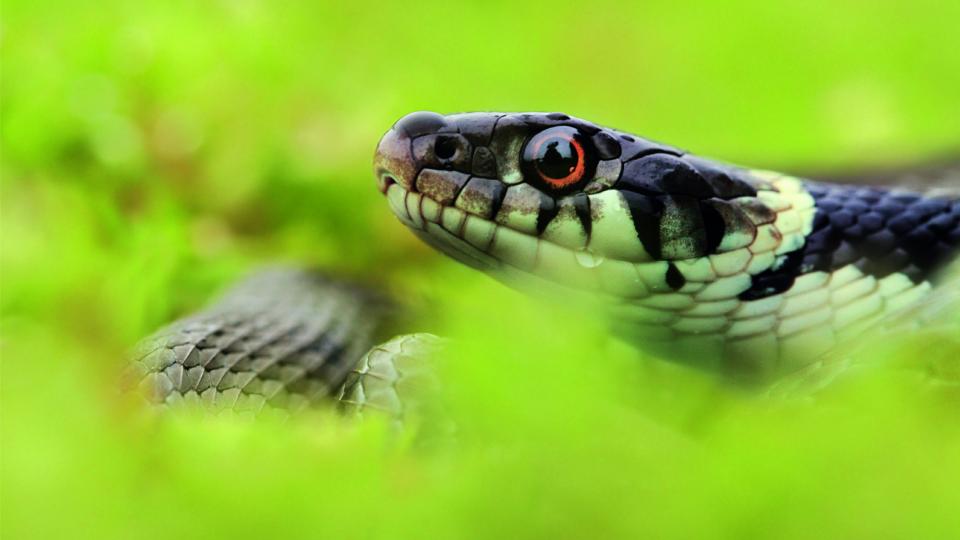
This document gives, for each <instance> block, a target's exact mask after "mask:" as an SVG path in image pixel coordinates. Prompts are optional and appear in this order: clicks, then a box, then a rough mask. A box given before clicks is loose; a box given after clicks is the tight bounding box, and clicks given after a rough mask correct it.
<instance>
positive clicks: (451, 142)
mask: <svg viewBox="0 0 960 540" xmlns="http://www.w3.org/2000/svg"><path fill="white" fill-rule="evenodd" d="M434 152H436V154H437V157H438V158H440V159H450V158H452V157H453V155H454V154H456V153H457V141H456V139H454V138H453V137H437V144H436V146H435V147H434Z"/></svg>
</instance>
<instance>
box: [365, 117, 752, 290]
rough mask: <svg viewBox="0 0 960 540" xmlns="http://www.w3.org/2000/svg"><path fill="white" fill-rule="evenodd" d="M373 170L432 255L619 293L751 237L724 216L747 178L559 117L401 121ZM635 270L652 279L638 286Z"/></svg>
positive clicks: (745, 188)
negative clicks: (640, 269)
mask: <svg viewBox="0 0 960 540" xmlns="http://www.w3.org/2000/svg"><path fill="white" fill-rule="evenodd" d="M374 169H375V174H376V176H377V180H378V186H379V188H380V191H381V192H383V193H384V194H385V195H386V196H387V198H388V200H389V202H390V206H391V208H392V210H393V212H394V214H396V215H397V217H398V218H400V220H401V221H402V222H403V223H405V224H406V225H407V226H408V227H410V228H411V229H412V230H413V231H414V232H415V233H416V234H417V235H418V236H420V237H421V238H422V239H423V240H424V241H426V242H428V243H429V244H430V245H432V246H434V247H436V248H438V249H440V250H441V251H442V252H444V253H446V254H448V255H450V256H452V257H454V258H456V259H458V260H460V261H462V262H465V263H467V264H470V265H471V266H475V267H480V268H483V269H485V270H488V271H489V270H491V269H499V270H503V271H505V272H507V273H514V274H515V273H522V274H529V275H533V276H536V277H539V278H545V279H546V280H547V281H552V282H559V283H561V284H563V285H570V286H573V287H575V288H580V289H583V288H586V289H599V290H603V291H605V292H607V293H611V294H614V295H615V296H618V297H619V296H624V295H625V296H634V295H644V294H646V293H647V292H648V291H647V289H649V288H650V287H649V286H648V285H652V286H653V288H655V289H662V288H664V287H667V288H669V286H670V284H669V283H666V276H667V271H668V269H669V268H668V263H667V261H671V260H681V259H691V258H695V257H703V256H706V255H709V254H711V253H714V252H716V250H717V249H718V248H719V247H720V245H721V244H722V243H723V242H724V239H725V237H726V236H727V235H734V236H736V235H737V234H739V236H740V237H741V242H742V241H744V239H745V238H746V237H747V236H750V238H751V239H752V235H754V234H755V228H752V227H751V226H750V225H749V223H750V221H749V219H748V218H747V216H746V215H745V214H743V213H740V214H737V215H734V214H736V212H733V211H729V212H728V211H727V210H728V209H727V208H723V206H724V201H726V200H730V199H734V198H738V197H753V196H755V195H756V193H757V191H756V187H755V184H754V183H753V182H754V180H755V179H746V178H744V177H743V176H744V175H743V174H741V173H740V172H738V171H737V170H735V169H734V168H728V167H724V166H722V165H719V164H716V163H714V162H710V161H708V160H701V159H698V158H694V157H692V156H688V155H686V154H685V153H684V152H682V151H680V150H678V149H676V148H674V147H671V146H667V145H664V144H660V143H656V142H653V141H649V140H646V139H643V138H640V137H637V136H634V135H630V134H627V133H623V132H620V131H617V130H614V129H610V128H605V127H601V126H598V125H596V124H594V123H591V122H588V121H585V120H581V119H578V118H574V117H571V116H568V115H566V114H562V113H519V114H502V113H467V114H455V115H449V116H443V115H440V114H437V113H432V112H415V113H411V114H409V115H407V116H404V117H403V118H401V119H400V120H399V121H397V123H396V124H394V126H393V127H392V128H391V129H390V131H389V132H388V133H387V134H386V135H384V136H383V138H382V139H381V141H380V144H379V146H378V148H377V153H376V157H375V164H374ZM724 213H725V214H729V215H728V216H726V217H725V216H724ZM738 218H739V219H738ZM728 223H729V226H728ZM731 241H735V239H734V240H728V243H730V242H731ZM741 247H742V246H741ZM643 263H657V264H654V265H648V266H647V267H645V268H644V273H650V274H651V275H653V274H656V276H655V277H647V278H646V279H644V277H645V276H640V277H638V275H637V271H636V270H635V269H636V267H637V265H638V264H643ZM601 268H602V269H601ZM611 276H613V278H615V279H611ZM625 281H626V282H630V283H632V285H627V286H626V287H625V288H626V290H624V282H625ZM671 281H672V282H676V281H677V280H676V279H675V276H674V279H672V280H671Z"/></svg>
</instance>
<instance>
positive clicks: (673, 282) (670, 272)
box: [666, 263, 687, 291]
mask: <svg viewBox="0 0 960 540" xmlns="http://www.w3.org/2000/svg"><path fill="white" fill-rule="evenodd" d="M666 280H667V285H669V286H670V288H671V289H673V290H675V291H679V290H680V289H682V288H683V286H684V285H686V284H687V278H685V277H683V274H681V273H680V269H679V268H677V267H676V265H674V264H673V263H670V264H668V265H667V275H666Z"/></svg>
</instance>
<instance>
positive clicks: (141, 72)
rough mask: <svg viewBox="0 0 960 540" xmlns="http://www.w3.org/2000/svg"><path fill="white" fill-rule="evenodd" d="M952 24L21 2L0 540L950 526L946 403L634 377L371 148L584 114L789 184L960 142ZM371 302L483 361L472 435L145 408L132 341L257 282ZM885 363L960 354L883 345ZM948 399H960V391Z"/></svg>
mask: <svg viewBox="0 0 960 540" xmlns="http://www.w3.org/2000/svg"><path fill="white" fill-rule="evenodd" d="M957 20H960V8H958V5H957V4H956V3H950V2H941V1H937V2H934V1H919V2H913V3H909V4H906V3H901V2H895V1H889V2H874V3H863V2H856V1H852V0H851V1H848V2H830V3H825V5H822V6H816V5H813V4H811V3H808V2H790V3H786V5H780V4H778V3H771V2H759V1H757V2H751V1H742V2H736V3H729V2H724V3H712V2H694V3H686V4H685V5H682V6H681V5H677V4H676V3H675V2H650V3H642V4H641V3H628V2H624V3H622V4H620V3H613V2H600V3H570V4H564V3H559V2H543V3H540V2H526V3H521V4H516V3H512V2H483V3H471V4H457V3H449V2H440V1H436V2H426V3H418V4H416V5H411V4H409V3H396V4H380V3H376V4H367V3H356V4H354V3H328V4H318V3H310V4H308V3H302V2H257V1H252V0H249V1H221V2H185V1H172V2H156V3H148V2H142V3H128V2H99V3H96V4H90V3H79V2H70V1H63V2H57V3H53V4H51V3H36V2H25V1H15V0H11V1H8V2H6V3H5V4H4V6H3V19H2V28H0V34H2V40H3V43H2V49H0V52H2V64H3V69H4V73H3V78H2V81H0V85H2V86H0V88H2V103H0V125H2V135H0V136H2V145H3V146H2V151H3V155H2V170H0V172H2V186H0V196H2V204H3V211H2V216H0V219H2V222H0V223H2V235H3V237H2V255H0V256H2V258H0V261H2V272H3V274H2V279H3V283H2V287H3V290H2V298H0V308H2V325H0V333H2V336H0V354H2V369H3V377H2V381H0V384H2V396H0V397H2V414H3V418H2V420H3V422H2V441H3V443H2V444H3V448H2V492H0V503H2V513H0V520H2V522H0V527H2V535H3V536H4V537H8V538H29V537H34V538H41V537H48V538H60V537H72V538H154V537H156V538H161V537H162V538H183V537H197V538H201V537H211V536H222V537H228V536H229V537H237V538H241V537H245V538H268V537H269V538H313V537H321V538H322V537H333V536H341V537H383V538H392V537H440V538H460V537H478V538H490V537H531V538H542V537H584V536H597V537H606V536H625V537H653V538H673V537H676V538H689V537H726V538H755V537H756V538H759V537H776V538H805V537H810V536H818V537H824V538H826V537H835V538H863V537H880V538H887V537H910V538H935V537H949V536H951V535H952V534H955V533H956V531H957V530H960V517H958V516H960V514H958V513H957V512H956V508H957V507H958V505H960V489H958V485H960V484H958V482H957V479H958V478H960V427H958V425H960V424H958V422H957V420H958V418H957V404H958V395H957V393H956V390H950V389H949V388H937V387H932V386H930V385H928V384H927V383H925V382H923V381H922V380H921V378H920V377H917V376H915V375H913V374H914V373H916V371H915V370H914V371H903V370H899V369H890V370H885V371H881V372H878V373H876V374H874V375H872V376H867V377H864V378H861V379H857V380H856V381H854V382H850V383H848V384H844V385H841V386H839V387H838V388H836V389H834V390H832V391H831V392H829V393H828V394H827V395H826V396H823V397H822V398H821V400H819V401H818V402H817V403H816V404H812V405H811V404H807V403H795V402H785V403H783V402H779V401H772V400H768V399H762V398H760V397H757V396H754V395H752V393H751V392H749V391H745V390H742V389H736V388H730V387H727V386H724V385H722V384H719V383H717V382H716V381H713V380H711V379H710V378H708V377H706V376H703V375H700V374H696V373H690V372H688V371H686V370H683V369H680V368H677V367H673V366H668V365H664V364H662V363H659V362H657V361H655V360H651V359H647V358H643V357H639V356H638V355H637V354H636V353H635V352H633V351H631V350H628V349H626V348H624V347H623V346H622V345H618V344H617V343H615V342H613V341H611V340H609V339H608V338H606V337H604V334H603V332H602V329H601V328H600V327H599V325H598V323H596V322H595V321H592V320H589V317H585V316H584V314H583V313H582V312H578V311H577V310H576V309H570V307H571V306H564V305H563V302H562V301H561V302H560V305H559V306H556V307H555V309H554V308H551V309H546V310H545V309H543V307H542V306H539V305H537V304H535V303H533V302H532V301H530V300H527V299H525V298H524V297H522V296H520V295H518V294H515V293H512V292H509V291H506V290H504V289H503V288H502V287H501V286H499V285H497V284H495V283H493V282H491V281H490V280H489V279H487V278H485V277H483V276H481V275H477V274H476V273H474V272H471V271H469V270H467V269H463V268H459V267H457V266H455V265H454V263H452V262H449V261H446V260H444V259H442V258H441V257H440V256H439V255H437V254H435V253H433V252H432V251H430V250H429V249H428V248H425V247H423V246H421V245H420V244H419V243H418V242H417V241H416V240H415V239H414V238H413V237H412V235H410V234H409V233H408V232H407V231H405V230H403V228H402V227H400V226H399V224H397V223H396V222H395V219H393V218H392V217H391V216H390V214H389V212H388V210H387V208H386V204H385V202H384V201H383V200H382V197H381V196H380V195H379V194H378V193H377V192H376V190H375V189H374V183H373V178H372V174H371V171H370V156H371V154H372V152H373V148H374V146H375V143H376V140H377V138H378V137H379V136H380V134H381V133H382V132H383V131H385V130H386V129H387V128H388V127H389V125H390V123H391V122H393V121H394V120H395V119H396V118H398V117H399V116H401V115H402V114H404V113H406V112H409V111H411V110H416V109H432V110H438V111H442V112H453V111H460V110H562V111H565V112H568V113H570V114H574V115H578V116H582V117H586V118H590V119H593V120H596V121H597V122H600V123H605V124H610V125H615V126H617V127H619V128H622V129H625V130H629V131H634V132H637V133H641V134H646V135H649V136H651V137H653V138H657V139H662V140H665V141H669V142H671V143H674V144H677V145H680V146H682V147H685V148H689V149H691V150H694V151H696V152H699V153H702V154H706V155H716V156H723V157H725V158H728V159H730V160H734V161H740V162H745V163H750V164H753V165H758V166H767V167H773V168H785V167H786V168H790V167H791V166H792V167H795V168H800V169H807V168H826V167H841V166H855V165H858V164H865V163H881V162H894V161H906V160H910V159H914V158H920V157H923V156H924V155H927V154H937V153H941V152H944V151H948V150H950V149H951V148H955V146H953V145H956V144H957V142H958V141H957V139H956V136H957V133H956V126H957V121H956V120H957V119H958V118H960V100H957V88H960V46H958V43H957V41H956V37H954V36H955V34H956V28H955V26H956V21H957ZM278 260H280V261H284V260H286V261H295V262H297V263H299V264H315V265H320V266H324V267H328V268H333V269H336V270H337V271H340V272H344V273H347V274H350V275H355V276H363V277H364V279H368V280H371V281H376V282H378V283H380V284H381V285H382V286H385V287H387V288H389V289H391V290H393V291H395V292H397V293H398V294H400V295H403V296H404V297H406V298H409V299H410V301H411V303H412V304H413V305H414V306H418V307H419V311H420V312H421V313H422V317H421V319H422V324H423V325H424V326H423V327H422V328H415V329H421V330H435V331H437V332H438V333H443V334H446V335H451V336H454V337H457V338H459V339H460V343H461V345H460V347H459V348H458V349H457V351H458V352H457V355H456V357H455V358H452V359H451V360H450V363H449V365H447V366H445V370H444V371H445V372H446V373H445V375H446V379H445V380H446V381H447V384H448V386H449V397H450V401H451V403H450V407H451V409H452V411H453V412H454V414H455V416H456V418H457V419H458V421H459V423H460V435H459V441H458V444H457V445H454V446H451V447H449V448H448V447H441V448H436V449H432V450H424V449H420V448H417V447H414V446H411V444H412V443H411V442H410V441H406V440H396V439H391V438H390V437H389V436H388V435H387V431H386V429H385V426H384V425H381V424H379V423H377V422H365V423H362V424H357V423H350V422H345V421H343V420H342V419H338V418H337V417H336V416H335V415H333V414H331V413H329V412H325V411H321V412H318V413H317V414H315V415H312V416H309V417H307V418H303V419H300V420H297V421H293V422H288V423H284V424H280V423H275V422H271V421H262V422H257V423H245V422H241V421H238V420H234V419H198V418H176V419H171V418H161V419H158V418H154V417H152V416H150V415H149V414H146V413H145V412H144V411H142V410H141V409H140V408H139V407H138V406H137V405H136V404H135V403H133V402H131V401H130V400H129V399H128V398H127V397H125V396H123V395H121V394H120V393H119V392H118V391H117V390H116V388H117V386H118V385H117V380H118V378H119V377H118V373H119V372H120V369H121V367H122V365H123V360H122V359H123V351H124V350H125V349H126V348H127V347H129V346H130V345H131V344H132V343H133V342H135V341H136V340H137V339H138V338H139V337H141V336H143V335H145V334H147V333H148V332H149V331H151V330H152V329H154V328H156V327H158V326H159V325H160V324H162V323H163V322H166V321H169V320H171V319H173V318H175V317H177V316H179V315H182V314H184V313H186V312H189V311H190V310H192V309H196V308H197V307H199V305H200V304H201V303H203V302H204V301H206V300H207V299H208V298H210V297H211V296H212V294H213V292H214V291H216V290H217V289H218V288H219V287H222V286H223V285H225V284H227V283H229V282H230V281H232V280H234V279H236V278H237V277H238V276H240V275H241V274H243V273H245V272H248V271H250V270H251V269H252V268H254V267H256V266H257V265H262V264H267V263H270V262H274V261H278ZM858 354H860V355H861V356H864V357H867V358H877V359H878V361H879V360H886V361H887V362H886V363H888V364H896V365H901V364H911V363H918V362H920V361H921V360H922V359H925V358H929V357H930V356H931V355H937V357H938V358H941V359H944V363H949V360H950V359H951V358H952V359H956V358H958V357H960V342H958V339H957V335H956V333H950V332H944V331H938V330H936V329H929V330H927V331H926V332H925V333H921V334H916V335H907V336H905V337H903V336H901V337H897V336H893V337H886V338H884V339H883V340H878V341H877V342H876V343H875V344H873V345H872V346H871V347H869V348H867V349H865V350H863V351H860V352H859V353H858ZM955 375H956V374H955Z"/></svg>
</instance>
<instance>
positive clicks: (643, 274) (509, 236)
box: [386, 183, 667, 304]
mask: <svg viewBox="0 0 960 540" xmlns="http://www.w3.org/2000/svg"><path fill="white" fill-rule="evenodd" d="M386 195H387V200H388V203H389V205H390V208H391V210H392V212H393V213H394V215H396V216H397V218H398V219H399V220H400V221H401V222H402V223H403V224H404V225H406V226H407V227H408V228H409V229H410V230H411V231H412V232H413V233H414V234H415V235H416V236H417V237H419V238H420V239H421V240H422V241H424V242H425V243H427V244H428V245H430V246H431V247H433V248H435V249H437V250H439V251H440V252H442V253H444V254H446V255H448V256H450V257H451V258H453V259H455V260H457V261H459V262H462V263H464V264H467V265H468V266H470V267H473V268H477V269H481V270H484V271H486V272H488V273H490V274H491V275H493V277H495V278H497V279H500V280H501V281H507V282H517V281H523V282H525V283H527V284H528V285H532V284H535V285H536V286H537V287H539V288H541V289H542V288H544V287H549V288H558V287H559V288H560V289H562V290H564V291H565V292H566V293H567V294H573V291H580V293H583V292H589V293H590V294H592V295H594V296H596V297H597V298H598V299H600V300H602V301H603V302H604V303H608V304H620V303H631V304H632V303H635V302H641V303H642V302H645V301H646V299H647V298H649V297H650V294H651V293H653V292H659V291H665V290H666V289H665V287H666V285H665V284H664V283H663V276H664V274H665V273H666V271H667V263H666V262H650V263H646V264H636V263H631V262H628V261H624V260H619V259H616V258H612V257H603V256H600V255H595V254H593V253H591V252H590V251H588V250H583V249H581V250H576V249H571V248H570V247H568V246H564V245H561V244H558V243H555V242H553V241H551V240H549V239H546V238H542V237H539V236H534V235H533V234H529V233H527V232H523V231H520V230H517V229H514V228H512V227H510V226H508V225H505V224H501V223H498V222H495V221H493V220H489V219H486V218H484V217H481V216H477V215H475V214H472V213H470V212H468V211H465V210H463V209H460V208H457V207H456V206H451V205H443V204H440V203H438V202H437V201H435V200H433V199H432V198H430V197H429V196H427V195H426V194H425V193H422V192H417V191H414V190H408V189H406V188H405V187H404V186H403V185H402V184H399V183H393V184H390V185H388V186H387V188H386ZM580 293H577V294H580Z"/></svg>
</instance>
